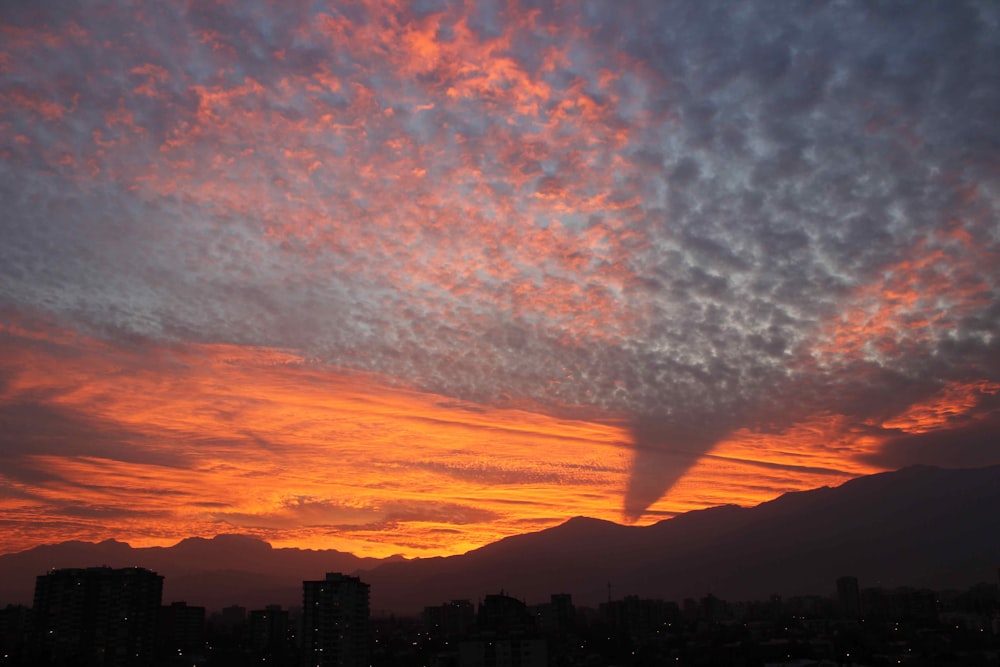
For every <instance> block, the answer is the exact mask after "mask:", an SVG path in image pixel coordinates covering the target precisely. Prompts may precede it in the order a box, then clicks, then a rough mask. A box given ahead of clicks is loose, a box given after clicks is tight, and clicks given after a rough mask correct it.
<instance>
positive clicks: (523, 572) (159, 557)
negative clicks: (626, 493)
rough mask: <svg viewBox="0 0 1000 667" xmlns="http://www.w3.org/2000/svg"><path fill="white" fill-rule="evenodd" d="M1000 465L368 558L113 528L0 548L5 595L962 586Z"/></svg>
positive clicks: (977, 568) (726, 591)
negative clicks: (40, 579)
mask: <svg viewBox="0 0 1000 667" xmlns="http://www.w3.org/2000/svg"><path fill="white" fill-rule="evenodd" d="M997 508H1000V466H991V467H988V468H976V469H963V470H949V469H941V468H934V467H929V466H915V467H910V468H904V469H902V470H899V471H896V472H888V473H881V474H877V475H870V476H867V477H860V478H857V479H854V480H851V481H849V482H846V483H845V484H843V485H841V486H839V487H836V488H828V487H822V488H818V489H814V490H811V491H802V492H796V493H788V494H785V495H783V496H780V497H778V498H776V499H774V500H772V501H769V502H766V503H763V504H761V505H758V506H756V507H752V508H741V507H737V506H733V505H727V506H721V507H715V508H711V509H706V510H698V511H694V512H687V513H685V514H682V515H679V516H677V517H674V518H672V519H667V520H665V521H661V522H659V523H656V524H653V525H651V526H622V525H618V524H615V523H611V522H608V521H601V520H597V519H590V518H586V517H576V518H574V519H570V520H569V521H566V522H565V523H563V524H561V525H559V526H556V527H554V528H550V529H547V530H542V531H540V532H537V533H530V534H525V535H517V536H513V537H509V538H506V539H503V540H500V541H498V542H495V543H493V544H490V545H487V546H484V547H482V548H480V549H476V550H474V551H470V552H468V553H466V554H463V555H460V556H450V557H441V558H426V559H414V560H405V559H400V558H398V557H397V558H394V559H386V560H378V559H361V558H357V557H355V556H352V555H350V554H346V553H342V552H337V551H332V550H327V551H310V550H302V549H272V548H271V547H270V545H268V544H267V543H266V542H261V541H259V540H256V539H254V538H249V537H245V536H235V535H226V536H218V537H216V538H215V539H211V540H206V539H201V538H192V539H188V540H184V541H182V542H181V543H179V544H177V545H175V546H173V547H154V548H147V549H132V548H130V547H129V546H128V545H126V544H123V543H121V542H115V541H112V540H108V541H105V542H101V543H98V544H91V543H84V542H67V543H63V544H59V545H53V546H45V547H37V548H35V549H31V550H29V551H25V552H22V553H18V554H8V555H5V556H0V603H3V602H22V603H28V604H30V600H31V592H32V587H33V586H34V578H35V576H36V575H38V574H41V573H43V572H45V571H46V570H47V569H49V568H51V567H86V566H90V565H101V564H107V565H113V566H126V565H141V566H144V567H149V568H151V569H153V570H156V571H157V572H159V573H160V574H163V575H164V576H165V577H166V579H165V582H164V601H165V602H170V601H173V600H186V601H187V602H188V603H189V604H200V605H205V606H207V607H209V608H210V609H217V608H221V607H223V606H226V605H229V604H234V603H236V604H242V605H246V606H251V607H253V606H263V605H264V604H267V603H272V602H277V603H279V604H285V605H288V606H294V605H298V604H301V581H302V580H303V579H314V578H318V577H322V576H323V574H324V573H325V572H332V571H341V572H346V573H352V574H358V575H360V576H361V577H362V579H363V580H364V581H366V582H368V583H369V584H371V604H372V609H373V610H374V611H376V612H377V611H380V610H386V611H392V612H396V613H411V612H416V611H419V610H420V609H422V608H423V607H424V606H426V605H437V604H441V603H442V602H444V601H447V600H451V599H472V600H476V599H478V598H481V597H482V596H483V595H485V594H487V593H495V592H497V591H499V590H501V589H503V590H505V591H507V593H508V594H510V595H514V596H516V597H519V598H522V599H525V600H526V601H528V602H538V601H543V600H547V599H548V596H549V595H550V594H551V593H571V594H572V595H573V599H574V601H575V602H576V603H577V604H587V605H596V604H597V603H599V602H600V601H603V600H606V599H607V598H608V596H609V595H610V596H611V597H613V598H616V599H618V598H621V597H623V596H625V595H630V594H635V595H640V596H643V597H658V598H663V599H669V600H680V599H682V598H684V597H701V596H704V595H705V594H707V593H712V594H714V595H716V596H718V597H721V598H724V599H730V600H744V599H761V598H765V597H767V596H769V595H771V594H775V593H777V594H781V595H786V596H787V595H795V594H810V593H815V594H832V593H833V587H834V581H835V580H836V578H837V577H839V576H842V575H845V574H850V575H853V576H856V577H858V578H859V580H860V582H861V585H862V586H863V587H869V586H884V587H895V586H902V585H910V586H918V587H929V588H935V589H942V588H951V587H954V588H963V587H967V586H969V585H971V584H973V583H977V582H979V581H984V580H992V579H993V577H994V576H995V575H996V572H997V566H998V565H1000V510H998V509H997Z"/></svg>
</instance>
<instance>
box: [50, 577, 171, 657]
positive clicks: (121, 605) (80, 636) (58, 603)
mask: <svg viewBox="0 0 1000 667" xmlns="http://www.w3.org/2000/svg"><path fill="white" fill-rule="evenodd" d="M162 591H163V577H161V576H160V575H158V574H156V573H155V572H151V571H150V570H146V569H143V568H139V567H131V568H124V569H112V568H110V567H90V568H86V569H75V568H74V569H61V570H52V571H51V572H49V573H48V574H43V575H39V577H38V578H37V579H36V582H35V606H34V610H33V627H34V639H35V641H34V650H35V653H36V657H37V661H38V662H39V663H46V662H48V663H51V664H74V665H87V666H88V667H91V666H92V667H126V666H128V667H132V666H134V665H135V666H137V665H151V664H153V659H154V655H155V641H156V629H157V627H156V626H157V616H158V613H159V611H160V599H161V595H162Z"/></svg>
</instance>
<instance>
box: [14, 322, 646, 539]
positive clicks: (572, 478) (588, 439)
mask: <svg viewBox="0 0 1000 667" xmlns="http://www.w3.org/2000/svg"><path fill="white" fill-rule="evenodd" d="M28 328H29V329H30V327H28ZM21 332H23V333H24V335H21ZM0 333H2V334H5V335H6V337H7V338H8V339H9V340H10V341H11V342H12V343H13V344H9V345H6V346H5V347H4V355H3V357H2V368H3V370H5V371H7V372H8V373H10V375H11V377H12V380H11V382H10V383H9V384H8V385H7V387H6V389H5V391H4V394H3V396H0V400H2V401H4V402H6V403H12V404H16V403H19V402H21V401H23V400H25V399H26V398H27V397H31V396H38V395H46V396H49V397H50V398H49V399H48V406H49V407H50V408H52V409H55V410H59V411H68V412H70V413H72V414H82V415H87V416H88V418H90V419H94V420H96V422H97V423H98V425H99V428H101V429H106V430H107V431H108V432H109V433H111V434H118V435H112V436H111V437H115V438H122V441H121V442H118V443H116V444H110V445H109V444H107V443H97V442H91V441H88V439H98V438H101V437H102V435H103V433H101V432H98V433H90V434H83V435H82V439H81V442H80V444H79V447H78V448H76V449H75V450H74V451H72V452H66V453H53V452H48V453H46V452H44V450H43V452H41V453H26V454H25V455H24V456H23V458H22V459H21V460H20V461H19V466H23V467H27V468H29V469H32V470H37V471H45V474H46V476H47V477H50V478H51V479H50V480H49V481H46V482H44V483H41V484H39V485H37V486H34V487H33V488H31V489H30V491H31V494H30V498H26V499H16V498H13V497H7V498H6V499H5V500H4V501H3V508H4V511H5V517H6V518H7V519H8V520H10V521H18V520H21V521H26V522H29V521H30V522H32V523H33V524H35V528H33V529H32V531H31V532H30V534H29V533H28V532H27V531H25V532H21V533H20V534H18V533H17V531H15V532H14V533H13V534H12V535H10V536H9V538H8V539H7V540H5V545H4V547H5V550H19V549H22V548H27V547H29V546H32V545H33V544H37V543H40V542H51V541H58V540H63V539H70V538H75V539H104V538H107V537H117V538H119V539H125V540H127V541H129V542H130V543H132V544H133V545H136V546H138V545H154V544H169V543H173V542H176V541H177V540H179V539H181V538H183V537H186V536H188V535H214V534H217V533H223V532H242V533H249V534H255V535H259V536H261V537H263V538H266V539H268V540H269V541H271V542H272V543H273V544H275V545H286V546H291V545H294V546H305V547H312V548H324V547H329V548H338V549H342V550H348V551H352V552H354V553H357V554H363V555H374V556H387V555H390V554H395V553H403V554H406V555H408V556H418V555H438V554H451V553H459V552H464V551H467V550H468V549H471V548H474V547H477V546H481V545H482V544H485V543H488V542H490V541H493V540H496V539H499V538H500V537H503V536H506V535H510V534H515V533H520V532H525V531H526V530H531V529H536V528H541V527H545V526H550V525H555V524H557V523H560V522H562V521H563V520H565V519H567V518H569V517H571V516H574V515H578V514H586V515H590V516H597V517H603V518H606V519H609V520H614V519H617V518H618V515H619V511H620V510H619V508H618V505H619V500H618V498H619V496H620V489H621V488H622V486H623V485H624V479H625V476H626V475H627V471H628V470H627V469H628V456H627V449H626V448H625V445H626V443H625V438H626V435H625V434H624V433H623V431H622V430H621V429H620V428H618V427H616V426H613V425H608V424H602V423H597V422H587V421H579V420H561V419H557V418H554V417H550V416H545V415H540V414H536V413H531V412H526V411H522V410H513V409H496V408H490V407H487V406H479V405H473V404H468V403H462V402H458V401H454V400H450V399H447V398H445V397H442V396H436V395H432V394H426V393H421V392H417V391H411V390H407V389H403V388H394V387H390V386H386V385H385V384H384V382H382V381H380V380H379V379H377V378H375V377H371V376H365V375H359V374H347V373H343V372H338V371H337V370H336V369H332V368H329V367H324V366H322V365H317V364H312V363H310V362H309V361H307V360H305V359H303V358H301V357H300V356H298V355H296V354H294V353H290V352H287V351H281V350H271V349H261V348H240V347H236V346H228V345H195V346H183V347H176V348H152V349H144V350H141V351H122V350H116V349H111V348H109V347H107V346H106V345H104V344H102V343H99V342H97V341H94V340H92V339H84V338H79V337H78V338H76V339H75V340H74V341H73V346H74V348H75V349H80V350H82V351H83V353H82V354H74V355H73V358H72V359H71V360H67V359H65V358H59V354H58V351H59V350H65V349H66V348H65V347H64V346H63V345H62V344H61V343H60V340H63V341H65V340H66V339H67V338H69V337H71V335H70V334H68V333H67V332H60V331H58V330H56V331H51V332H44V331H41V330H38V329H35V330H31V331H26V327H24V326H21V327H6V328H5V329H3V330H0ZM39 341H40V342H41V343H42V344H40V345H39V344H38V342H39ZM121 433H124V434H125V435H124V436H122V435H120V434H121ZM3 477H4V478H5V480H4V481H5V482H6V483H7V484H10V485H13V486H18V487H20V488H22V489H24V490H29V489H28V487H27V486H26V485H24V484H23V483H21V482H19V481H18V480H16V479H13V478H7V476H6V475H3ZM137 508H141V510H140V509H137ZM67 510H70V511H68V516H59V513H60V512H67ZM77 510H79V511H77ZM88 512H89V513H92V514H94V516H87V515H88ZM43 517H44V518H43ZM38 524H41V525H38Z"/></svg>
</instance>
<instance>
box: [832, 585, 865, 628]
mask: <svg viewBox="0 0 1000 667" xmlns="http://www.w3.org/2000/svg"><path fill="white" fill-rule="evenodd" d="M837 606H838V607H839V608H840V613H841V615H842V616H843V617H844V618H854V619H858V618H861V591H860V590H859V589H858V578H857V577H840V578H838V579H837Z"/></svg>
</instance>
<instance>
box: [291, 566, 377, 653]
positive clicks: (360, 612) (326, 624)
mask: <svg viewBox="0 0 1000 667" xmlns="http://www.w3.org/2000/svg"><path fill="white" fill-rule="evenodd" d="M368 588H369V587H368V584H366V583H364V582H363V581H361V579H359V578H357V577H349V576H347V575H344V574H340V573H339V572H331V573H329V574H327V575H326V579H323V580H322V581H303V582H302V664H303V665H305V666H306V667H368V664H369V655H370V650H369V637H368V612H369V610H368Z"/></svg>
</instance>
